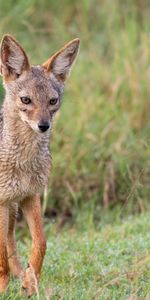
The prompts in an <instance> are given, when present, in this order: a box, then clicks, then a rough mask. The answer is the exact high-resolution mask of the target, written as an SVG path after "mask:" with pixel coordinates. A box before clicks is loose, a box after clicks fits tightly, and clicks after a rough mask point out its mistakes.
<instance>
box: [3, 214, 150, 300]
mask: <svg viewBox="0 0 150 300" xmlns="http://www.w3.org/2000/svg"><path fill="white" fill-rule="evenodd" d="M106 215H107V212H106ZM109 216H110V214H109ZM149 216H150V212H147V213H145V214H141V215H140V216H139V217H136V216H129V217H127V218H125V219H124V220H123V221H121V220H119V219H118V218H117V219H116V216H115V215H112V216H111V217H112V219H113V222H112V221H109V222H103V224H97V226H95V225H94V224H92V223H91V224H90V226H87V222H86V220H84V216H82V215H80V216H78V222H77V223H76V225H75V226H73V227H67V228H65V229H64V230H63V231H61V232H58V227H57V225H56V224H51V225H50V226H48V228H45V229H46V234H47V236H48V237H49V239H48V244H47V254H46V258H45V261H44V267H43V272H42V278H41V282H40V289H39V296H40V299H41V300H42V299H45V300H46V299H51V300H56V299H64V300H79V299H80V300H92V299H95V300H102V299H104V300H106V299H111V300H113V299H114V300H129V299H130V300H131V299H140V300H141V299H147V300H148V299H150V285H149V282H150V235H149V232H150V217H149ZM105 217H106V216H105V215H104V218H105ZM80 218H82V219H80ZM83 220H84V221H83ZM103 221H104V219H103ZM27 249H28V251H27ZM19 250H20V252H21V254H22V255H24V258H23V262H24V264H25V265H26V264H27V261H26V259H27V257H26V256H27V252H29V241H26V242H25V244H21V243H19ZM25 261H26V263H25ZM1 299H10V300H12V299H13V300H19V299H24V298H23V297H21V296H20V288H19V283H18V282H17V281H16V280H11V283H10V290H9V293H8V294H7V296H5V297H2V298H1ZM33 299H37V298H36V297H35V298H33Z"/></svg>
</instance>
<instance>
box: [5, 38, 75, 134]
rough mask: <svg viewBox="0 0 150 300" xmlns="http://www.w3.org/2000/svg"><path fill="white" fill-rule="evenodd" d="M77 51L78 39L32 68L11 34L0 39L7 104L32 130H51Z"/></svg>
mask: <svg viewBox="0 0 150 300" xmlns="http://www.w3.org/2000/svg"><path fill="white" fill-rule="evenodd" d="M78 49H79V39H74V40H72V41H71V42H69V43H68V44H66V45H65V46H64V47H63V48H62V49H61V50H60V51H58V52H56V54H54V55H53V56H52V57H50V58H49V59H48V60H47V61H46V62H45V63H44V64H42V65H37V66H31V65H30V63H29V59H28V57H27V54H26V52H25V51H24V49H23V48H22V47H21V46H20V44H19V43H18V42H17V41H16V40H15V39H14V38H13V37H12V36H11V35H5V36H4V37H3V39H2V42H1V49H0V63H1V65H0V68H1V74H2V76H3V82H4V86H5V89H6V101H10V102H11V103H10V104H11V105H10V107H11V109H12V111H15V112H16V113H17V114H18V117H19V118H20V119H21V120H22V121H23V122H24V123H26V124H27V126H30V127H31V128H32V129H33V130H34V131H36V132H38V133H43V132H46V131H47V130H48V129H49V128H50V127H51V121H52V117H53V115H54V113H55V112H56V111H57V110H58V109H59V107H60V103H61V97H62V94H63V89H64V83H65V81H66V78H67V77H68V75H69V72H70V70H71V66H72V64H73V62H74V61H75V58H76V56H77V53H78Z"/></svg>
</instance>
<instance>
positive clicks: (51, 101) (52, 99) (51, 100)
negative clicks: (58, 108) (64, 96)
mask: <svg viewBox="0 0 150 300" xmlns="http://www.w3.org/2000/svg"><path fill="white" fill-rule="evenodd" d="M57 102H58V98H51V99H50V100H49V104H50V105H56V104H57Z"/></svg>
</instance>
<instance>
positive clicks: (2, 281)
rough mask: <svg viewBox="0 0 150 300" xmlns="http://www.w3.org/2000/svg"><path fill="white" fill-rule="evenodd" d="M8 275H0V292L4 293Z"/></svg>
mask: <svg viewBox="0 0 150 300" xmlns="http://www.w3.org/2000/svg"><path fill="white" fill-rule="evenodd" d="M8 283H9V275H1V276H0V293H4V292H5V291H6V289H7V287H8Z"/></svg>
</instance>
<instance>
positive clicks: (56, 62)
mask: <svg viewBox="0 0 150 300" xmlns="http://www.w3.org/2000/svg"><path fill="white" fill-rule="evenodd" d="M79 44H80V40H79V39H74V40H72V41H71V42H69V43H68V44H66V45H65V46H64V47H63V48H62V49H60V51H58V52H56V54H54V55H53V56H52V57H51V58H50V59H48V60H47V61H46V62H45V63H44V64H43V67H44V68H45V69H46V70H47V71H48V72H52V73H53V74H54V75H55V77H56V78H57V79H58V80H60V81H62V82H64V81H65V80H66V78H67V76H68V75H69V72H70V70H71V66H72V64H73V62H74V61H75V59H76V57H77V54H78V49H79Z"/></svg>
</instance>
